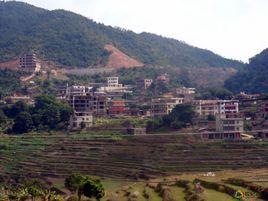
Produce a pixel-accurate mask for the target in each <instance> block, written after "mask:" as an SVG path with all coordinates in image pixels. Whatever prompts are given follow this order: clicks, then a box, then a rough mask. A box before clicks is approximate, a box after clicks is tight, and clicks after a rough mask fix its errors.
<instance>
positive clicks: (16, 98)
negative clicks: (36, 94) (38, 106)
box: [6, 94, 34, 105]
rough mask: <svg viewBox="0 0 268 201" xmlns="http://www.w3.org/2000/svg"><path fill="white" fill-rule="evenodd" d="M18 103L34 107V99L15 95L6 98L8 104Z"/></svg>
mask: <svg viewBox="0 0 268 201" xmlns="http://www.w3.org/2000/svg"><path fill="white" fill-rule="evenodd" d="M18 101H21V102H24V103H26V104H29V105H34V99H33V98H31V97H30V96H25V95H18V94H15V95H13V96H10V97H7V98H6V102H8V103H16V102H18Z"/></svg>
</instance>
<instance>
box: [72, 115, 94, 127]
mask: <svg viewBox="0 0 268 201" xmlns="http://www.w3.org/2000/svg"><path fill="white" fill-rule="evenodd" d="M92 125H93V116H92V113H91V112H75V113H74V114H73V115H72V116H71V118H70V130H80V129H83V128H90V127H92Z"/></svg>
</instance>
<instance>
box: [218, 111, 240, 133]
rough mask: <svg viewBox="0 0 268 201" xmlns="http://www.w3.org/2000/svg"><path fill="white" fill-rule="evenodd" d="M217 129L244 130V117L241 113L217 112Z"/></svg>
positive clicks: (219, 130)
mask: <svg viewBox="0 0 268 201" xmlns="http://www.w3.org/2000/svg"><path fill="white" fill-rule="evenodd" d="M216 131H218V132H222V131H223V132H239V133H243V132H244V118H243V117H241V115H239V114H217V115H216Z"/></svg>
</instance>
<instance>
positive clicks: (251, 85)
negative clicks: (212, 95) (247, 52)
mask: <svg viewBox="0 0 268 201" xmlns="http://www.w3.org/2000/svg"><path fill="white" fill-rule="evenodd" d="M225 87H226V88H228V89H229V90H231V91H233V92H240V91H245V92H248V93H267V92H268V49H265V50H264V51H262V52H261V53H260V54H258V55H256V56H255V57H253V58H251V59H250V62H249V64H248V65H247V66H245V67H244V68H243V69H240V70H239V71H238V73H237V74H235V75H234V76H232V77H231V78H229V79H228V80H227V81H226V82H225Z"/></svg>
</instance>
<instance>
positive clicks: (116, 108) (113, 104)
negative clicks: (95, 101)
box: [108, 100, 126, 116]
mask: <svg viewBox="0 0 268 201" xmlns="http://www.w3.org/2000/svg"><path fill="white" fill-rule="evenodd" d="M108 107H109V109H108V113H109V115H111V116H116V115H123V114H125V113H126V104H125V101H124V100H111V101H110V102H109V103H108Z"/></svg>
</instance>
